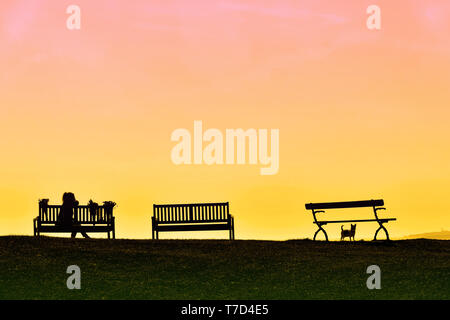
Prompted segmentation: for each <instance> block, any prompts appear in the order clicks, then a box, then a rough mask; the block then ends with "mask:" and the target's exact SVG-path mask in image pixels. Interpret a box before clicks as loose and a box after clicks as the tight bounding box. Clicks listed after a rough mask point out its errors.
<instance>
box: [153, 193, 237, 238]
mask: <svg viewBox="0 0 450 320" xmlns="http://www.w3.org/2000/svg"><path fill="white" fill-rule="evenodd" d="M203 230H228V231H229V233H230V240H234V218H233V216H232V215H231V214H230V212H229V206H228V202H225V203H192V204H154V205H153V217H152V238H153V239H158V232H162V231H203Z"/></svg>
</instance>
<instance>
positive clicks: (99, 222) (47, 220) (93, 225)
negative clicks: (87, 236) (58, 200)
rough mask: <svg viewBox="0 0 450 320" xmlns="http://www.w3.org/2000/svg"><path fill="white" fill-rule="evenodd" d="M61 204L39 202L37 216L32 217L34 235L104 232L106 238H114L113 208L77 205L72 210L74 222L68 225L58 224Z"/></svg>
mask: <svg viewBox="0 0 450 320" xmlns="http://www.w3.org/2000/svg"><path fill="white" fill-rule="evenodd" d="M60 210H61V205H48V204H46V203H41V202H40V203H39V216H37V217H36V218H34V220H33V227H34V236H39V235H40V234H41V233H66V232H69V233H72V232H86V233H88V232H89V233H91V232H96V233H97V232H106V233H107V234H108V239H110V238H111V235H110V234H111V233H112V238H113V239H115V238H116V231H115V217H114V216H113V208H112V207H110V206H105V205H103V206H98V205H97V206H96V207H95V208H92V207H91V206H87V205H79V206H77V207H76V208H75V209H74V211H75V213H74V218H75V219H74V222H73V224H72V225H70V226H64V225H60V224H59V223H58V216H59V212H60Z"/></svg>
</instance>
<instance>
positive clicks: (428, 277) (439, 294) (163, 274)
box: [0, 236, 450, 299]
mask: <svg viewBox="0 0 450 320" xmlns="http://www.w3.org/2000/svg"><path fill="white" fill-rule="evenodd" d="M74 264H75V265H78V266H79V267H80V268H81V287H82V288H81V290H69V289H67V287H66V280H67V277H68V276H69V274H66V269H67V267H68V266H69V265H74ZM372 264H376V265H378V266H380V268H381V286H382V289H381V290H368V289H367V287H366V280H367V277H368V276H369V274H366V268H367V267H368V266H369V265H372ZM449 275H450V241H444V240H424V239H421V240H401V241H393V242H391V243H385V242H364V241H358V242H354V243H350V242H330V243H326V242H319V241H318V242H314V241H311V240H291V241H250V240H236V241H233V242H230V241H227V240H224V241H221V240H160V241H151V240H100V239H98V240H94V239H64V238H50V237H41V238H33V237H23V236H20V237H19V236H8V237H0V299H449V298H450V281H449V280H448V279H449Z"/></svg>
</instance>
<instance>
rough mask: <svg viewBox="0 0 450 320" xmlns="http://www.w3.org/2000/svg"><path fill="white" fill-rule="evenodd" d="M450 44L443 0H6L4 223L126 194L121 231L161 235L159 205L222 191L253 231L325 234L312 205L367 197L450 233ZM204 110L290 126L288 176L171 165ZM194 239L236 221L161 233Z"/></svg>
mask: <svg viewBox="0 0 450 320" xmlns="http://www.w3.org/2000/svg"><path fill="white" fill-rule="evenodd" d="M70 4H77V5H79V6H80V8H81V15H82V18H81V30H75V31H69V30H68V29H67V28H66V19H67V17H68V15H67V14H66V8H67V6H68V5H70ZM371 4H377V5H379V6H380V7H381V14H382V30H380V31H370V30H368V29H367V28H366V19H367V17H368V15H367V14H366V8H367V6H369V5H371ZM449 56H450V3H449V2H448V1H446V0H436V1H433V2H425V1H409V0H398V1H385V0H376V1H361V0H355V1H353V0H352V1H345V2H343V1H317V0H314V1H313V0H308V1H306V0H304V1H250V0H232V1H228V0H221V1H215V0H214V1H213V0H208V1H194V0H192V1H167V0H165V1H131V2H125V1H113V0H108V1H99V0H96V1H87V0H73V1H57V2H56V1H51V0H47V1H45V0H42V1H38V0H6V1H2V2H1V3H0V137H1V139H0V148H1V150H2V153H1V154H2V156H1V157H0V174H1V175H0V176H1V182H0V235H7V234H32V219H33V218H34V217H35V216H36V215H37V208H38V206H37V200H38V199H39V198H43V197H45V198H50V203H54V204H56V203H60V199H61V196H62V193H63V192H65V191H72V192H74V193H75V195H76V197H77V198H78V200H80V202H81V203H87V201H88V200H89V199H91V198H93V199H94V200H96V201H98V202H100V201H104V200H114V201H116V202H117V203H118V207H117V210H116V219H117V227H116V229H117V230H116V233H117V237H120V238H149V237H151V225H150V216H151V214H152V204H153V203H183V202H209V201H211V202H218V201H229V202H230V206H231V212H232V213H233V214H234V216H235V222H236V237H237V238H241V239H242V238H245V239H247V238H257V239H292V238H305V237H312V235H313V233H314V231H315V227H314V226H313V224H312V218H311V215H310V213H309V212H306V210H305V209H304V204H305V203H306V202H315V201H317V202H318V201H340V200H360V199H372V198H383V199H385V203H386V207H387V209H388V210H387V212H386V213H382V215H387V216H394V217H397V218H398V221H396V222H392V223H389V226H388V229H389V231H390V233H391V236H392V237H400V236H403V235H407V234H413V233H422V232H428V231H440V230H441V229H447V230H448V229H449V228H450V216H449V212H450V202H449V201H448V198H449V190H450V166H449V163H450V148H449V140H450V139H449V138H450V128H449V125H448V123H449V119H450V109H449V106H450V90H449V84H450V59H449ZM194 120H202V121H203V126H204V128H205V129H208V128H218V129H220V130H222V131H223V132H224V131H225V129H227V128H243V129H248V128H256V129H260V128H261V129H272V128H273V129H279V130H280V170H279V173H278V174H277V175H273V176H261V175H260V174H259V168H260V166H252V165H240V166H238V165H234V166H207V165H197V166H194V165H192V166H175V165H174V164H173V163H172V162H171V158H170V152H171V149H172V148H173V146H174V145H175V143H174V142H172V141H170V135H171V133H172V131H173V130H175V129H177V128H187V129H189V130H190V131H191V132H192V130H193V129H192V128H193V122H194ZM370 214H371V212H370V209H367V210H346V211H337V212H336V213H330V215H329V216H330V217H332V218H334V217H345V218H358V217H370ZM339 228H340V226H338V225H336V226H328V228H327V230H329V231H330V232H329V234H330V236H331V237H337V236H338V229H339ZM375 229H376V225H374V224H359V225H358V231H357V237H358V236H359V237H365V238H370V237H372V235H373V232H374V230H375ZM191 236H192V237H199V238H200V237H213V236H214V237H215V236H219V237H223V238H226V237H227V234H226V232H223V233H217V234H216V233H195V234H186V233H184V234H178V235H176V234H175V235H173V234H165V235H164V234H162V235H161V238H164V237H191Z"/></svg>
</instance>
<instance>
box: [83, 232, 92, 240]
mask: <svg viewBox="0 0 450 320" xmlns="http://www.w3.org/2000/svg"><path fill="white" fill-rule="evenodd" d="M81 234H82V235H83V237H85V238H86V239H90V237H89V236H88V235H87V233H86V232H84V231H81Z"/></svg>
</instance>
